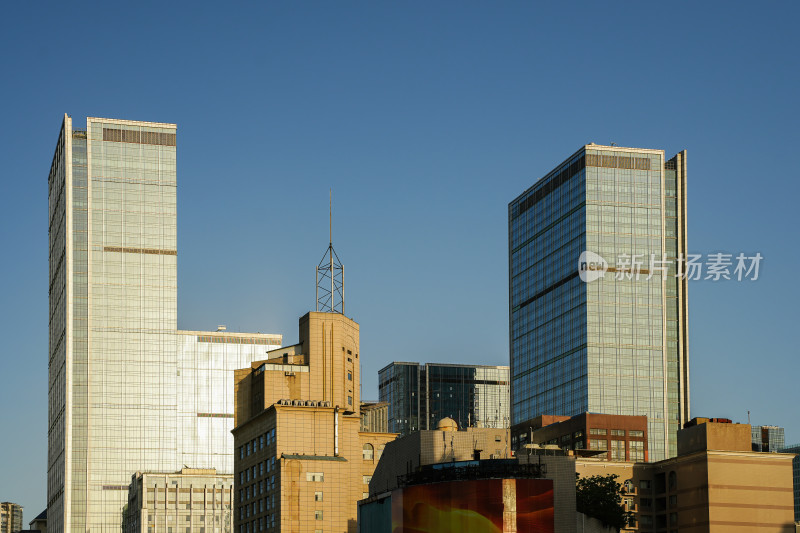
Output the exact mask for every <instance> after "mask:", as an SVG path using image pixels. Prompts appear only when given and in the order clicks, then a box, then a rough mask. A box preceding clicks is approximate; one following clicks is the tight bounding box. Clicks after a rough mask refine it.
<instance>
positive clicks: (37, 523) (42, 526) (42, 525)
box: [28, 509, 47, 533]
mask: <svg viewBox="0 0 800 533" xmlns="http://www.w3.org/2000/svg"><path fill="white" fill-rule="evenodd" d="M28 526H29V527H30V528H31V529H32V530H35V531H39V532H40V533H47V509H45V510H44V511H42V512H41V513H39V514H38V515H36V518H34V519H33V520H31V521H30V522H28Z"/></svg>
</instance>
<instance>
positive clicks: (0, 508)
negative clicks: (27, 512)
mask: <svg viewBox="0 0 800 533" xmlns="http://www.w3.org/2000/svg"><path fill="white" fill-rule="evenodd" d="M21 530H22V506H21V505H18V504H16V503H11V502H2V503H0V533H15V532H17V531H21Z"/></svg>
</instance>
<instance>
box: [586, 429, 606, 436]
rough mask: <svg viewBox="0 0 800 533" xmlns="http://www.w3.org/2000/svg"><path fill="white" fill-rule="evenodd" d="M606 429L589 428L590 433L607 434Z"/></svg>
mask: <svg viewBox="0 0 800 533" xmlns="http://www.w3.org/2000/svg"><path fill="white" fill-rule="evenodd" d="M605 434H606V430H605V429H602V428H592V429H590V430H589V435H605Z"/></svg>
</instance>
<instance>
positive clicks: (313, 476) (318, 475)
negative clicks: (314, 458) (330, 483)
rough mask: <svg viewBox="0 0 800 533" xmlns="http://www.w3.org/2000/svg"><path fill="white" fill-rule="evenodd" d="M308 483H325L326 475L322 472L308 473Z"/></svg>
mask: <svg viewBox="0 0 800 533" xmlns="http://www.w3.org/2000/svg"><path fill="white" fill-rule="evenodd" d="M306 481H325V475H324V474H323V473H322V472H306Z"/></svg>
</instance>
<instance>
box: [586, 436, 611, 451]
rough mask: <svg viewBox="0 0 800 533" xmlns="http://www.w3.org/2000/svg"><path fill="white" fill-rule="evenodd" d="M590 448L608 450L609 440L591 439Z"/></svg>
mask: <svg viewBox="0 0 800 533" xmlns="http://www.w3.org/2000/svg"><path fill="white" fill-rule="evenodd" d="M589 449H590V450H602V451H605V450H608V441H606V440H597V439H592V440H590V441H589Z"/></svg>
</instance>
